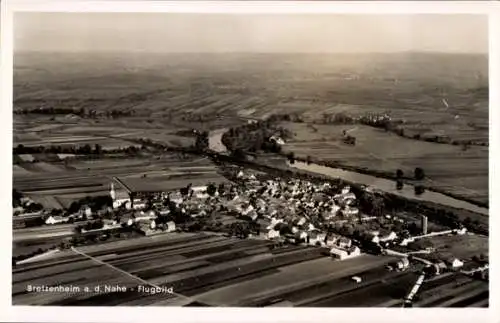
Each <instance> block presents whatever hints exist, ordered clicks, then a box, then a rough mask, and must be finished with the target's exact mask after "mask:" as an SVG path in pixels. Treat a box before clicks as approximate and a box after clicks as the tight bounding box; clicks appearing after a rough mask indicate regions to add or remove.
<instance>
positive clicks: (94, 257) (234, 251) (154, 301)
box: [12, 233, 488, 307]
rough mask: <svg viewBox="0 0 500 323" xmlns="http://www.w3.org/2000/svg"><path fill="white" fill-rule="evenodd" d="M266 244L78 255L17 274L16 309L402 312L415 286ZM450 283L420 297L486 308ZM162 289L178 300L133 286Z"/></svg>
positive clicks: (369, 263)
mask: <svg viewBox="0 0 500 323" xmlns="http://www.w3.org/2000/svg"><path fill="white" fill-rule="evenodd" d="M271 244H272V242H270V241H265V240H239V239H233V238H226V237H222V236H219V235H216V234H211V233H171V234H164V235H158V236H154V237H141V238H135V239H129V240H121V241H115V242H108V243H103V244H100V245H90V246H85V247H78V248H77V250H76V251H73V250H66V251H61V252H59V253H56V254H52V255H48V256H46V257H45V258H44V259H40V260H39V261H36V262H32V263H29V264H23V265H18V266H17V267H16V268H14V269H13V292H12V297H13V304H16V305H32V304H38V305H71V306H82V305H99V306H117V305H121V306H129V305H138V306H173V305H184V306H186V305H187V306H190V305H191V304H198V305H202V306H243V307H246V306H259V307H267V306H306V307H310V306H319V307H322V306H329V307H360V306H361V307H363V306H401V301H402V299H403V298H404V296H405V295H406V294H407V293H408V292H409V290H410V289H411V287H412V285H413V284H414V282H415V280H416V278H417V274H416V273H414V272H413V271H409V272H390V271H387V270H386V269H385V268H384V267H385V265H386V264H387V263H389V262H390V261H392V260H393V259H394V258H392V257H388V256H371V255H361V256H359V257H357V258H353V259H350V260H345V261H335V260H332V259H331V258H329V257H327V256H324V255H323V254H322V253H323V249H321V248H313V247H292V246H289V247H281V248H277V249H271V248H270V245H271ZM83 273H85V274H83ZM354 275H357V276H360V277H362V278H363V282H362V283H360V284H356V283H354V282H352V281H351V279H350V277H352V276H354ZM451 275H453V276H444V275H443V277H438V278H431V279H429V282H427V281H426V282H424V284H423V288H422V289H423V294H422V295H423V296H424V295H425V293H428V291H429V290H443V291H446V290H447V289H449V288H450V286H449V284H450V282H454V281H453V280H451V279H454V280H456V285H457V286H458V285H459V284H460V283H461V282H466V283H468V284H471V285H470V287H471V288H472V287H474V288H477V289H478V290H480V292H479V291H476V293H475V294H474V293H472V294H464V293H465V292H467V291H469V292H470V290H468V289H467V290H466V289H463V290H456V291H457V294H456V298H455V300H456V301H455V302H453V301H451V298H448V299H446V300H442V301H443V302H442V304H443V305H442V306H453V305H454V304H456V303H458V302H466V303H467V301H468V303H467V304H466V305H465V306H482V305H481V304H483V306H484V302H485V300H487V297H486V298H484V296H485V294H484V291H486V292H487V286H488V285H487V283H484V282H477V281H476V282H473V281H472V280H471V279H469V278H467V277H465V276H462V275H460V274H451ZM450 277H452V278H451V279H450ZM165 282H168V284H167V285H168V286H169V287H172V288H173V291H174V292H175V293H176V295H172V294H165V293H157V294H154V295H150V294H141V293H139V292H138V291H137V286H138V285H144V284H158V285H160V286H165V285H166V284H165ZM28 283H29V284H33V285H36V284H42V283H43V284H45V285H55V284H66V285H69V284H71V285H76V286H80V287H84V286H87V287H89V288H91V289H93V288H94V287H95V286H96V285H98V284H99V285H101V286H103V285H109V284H120V285H125V286H128V287H129V288H134V290H128V291H126V292H117V293H104V292H101V293H74V294H68V293H65V294H63V293H51V294H49V293H45V294H44V293H28V292H26V284H28ZM485 288H486V289H485ZM433 295H434V294H433ZM454 295H455V294H454ZM423 296H422V297H421V298H420V299H419V301H420V300H423V299H424V297H423ZM444 296H446V295H444ZM444 296H443V297H444ZM469 296H470V297H469ZM468 297H469V298H468ZM471 298H472V299H471ZM480 302H482V303H480ZM476 303H477V304H476ZM486 305H487V304H486ZM422 306H424V304H422ZM435 306H440V305H439V303H436V305H435Z"/></svg>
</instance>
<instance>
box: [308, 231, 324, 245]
mask: <svg viewBox="0 0 500 323" xmlns="http://www.w3.org/2000/svg"><path fill="white" fill-rule="evenodd" d="M325 240H326V233H323V232H321V231H318V230H315V231H311V232H309V245H311V246H318V245H321V246H323V245H324V244H325Z"/></svg>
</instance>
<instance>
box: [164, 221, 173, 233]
mask: <svg viewBox="0 0 500 323" xmlns="http://www.w3.org/2000/svg"><path fill="white" fill-rule="evenodd" d="M165 231H167V232H174V231H175V222H174V221H169V222H167V223H166V230H165Z"/></svg>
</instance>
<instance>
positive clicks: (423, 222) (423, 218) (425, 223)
mask: <svg viewBox="0 0 500 323" xmlns="http://www.w3.org/2000/svg"><path fill="white" fill-rule="evenodd" d="M422 234H427V217H426V216H425V215H422Z"/></svg>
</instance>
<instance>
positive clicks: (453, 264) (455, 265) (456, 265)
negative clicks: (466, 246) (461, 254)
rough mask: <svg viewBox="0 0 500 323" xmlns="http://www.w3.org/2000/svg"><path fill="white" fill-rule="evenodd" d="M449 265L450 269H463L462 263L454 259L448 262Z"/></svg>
mask: <svg viewBox="0 0 500 323" xmlns="http://www.w3.org/2000/svg"><path fill="white" fill-rule="evenodd" d="M450 265H451V267H452V268H460V267H463V265H464V262H463V261H461V260H460V259H457V258H454V259H453V260H451V261H450Z"/></svg>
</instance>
